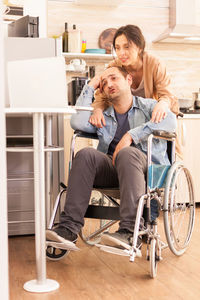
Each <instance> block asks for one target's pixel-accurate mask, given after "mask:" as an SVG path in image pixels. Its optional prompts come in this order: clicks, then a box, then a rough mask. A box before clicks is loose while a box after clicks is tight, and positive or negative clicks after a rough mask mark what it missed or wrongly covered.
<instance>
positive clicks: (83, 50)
mask: <svg viewBox="0 0 200 300" xmlns="http://www.w3.org/2000/svg"><path fill="white" fill-rule="evenodd" d="M85 50H86V40H82V47H81V52H82V53H84V52H85Z"/></svg>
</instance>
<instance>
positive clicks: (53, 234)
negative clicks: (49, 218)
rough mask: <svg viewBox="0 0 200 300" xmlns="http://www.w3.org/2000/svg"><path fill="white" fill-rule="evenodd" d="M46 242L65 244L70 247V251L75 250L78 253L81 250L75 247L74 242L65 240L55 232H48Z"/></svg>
mask: <svg viewBox="0 0 200 300" xmlns="http://www.w3.org/2000/svg"><path fill="white" fill-rule="evenodd" d="M46 240H47V241H49V242H56V243H62V244H65V245H66V246H69V250H74V251H77V250H79V248H78V247H77V246H76V245H75V243H74V242H71V241H69V240H66V239H64V238H63V237H61V236H60V235H58V234H57V233H56V232H55V231H53V230H49V229H47V230H46Z"/></svg>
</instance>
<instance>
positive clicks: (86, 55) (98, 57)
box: [62, 52, 114, 61]
mask: <svg viewBox="0 0 200 300" xmlns="http://www.w3.org/2000/svg"><path fill="white" fill-rule="evenodd" d="M62 55H63V56H64V57H66V58H69V59H74V58H81V59H86V60H95V61H99V60H100V61H111V60H113V58H114V57H113V55H112V54H96V53H69V52H63V53H62Z"/></svg>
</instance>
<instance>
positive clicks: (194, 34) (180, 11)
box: [153, 0, 200, 44]
mask: <svg viewBox="0 0 200 300" xmlns="http://www.w3.org/2000/svg"><path fill="white" fill-rule="evenodd" d="M197 11H198V7H197V1H196V0H190V1H188V0H169V28H167V29H166V30H165V31H164V32H163V33H162V34H160V35H159V36H158V37H157V38H156V39H155V40H154V41H153V42H162V43H184V44H200V26H199V25H198V24H197V23H196V16H197Z"/></svg>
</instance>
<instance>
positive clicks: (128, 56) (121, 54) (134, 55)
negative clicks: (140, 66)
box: [115, 34, 141, 67]
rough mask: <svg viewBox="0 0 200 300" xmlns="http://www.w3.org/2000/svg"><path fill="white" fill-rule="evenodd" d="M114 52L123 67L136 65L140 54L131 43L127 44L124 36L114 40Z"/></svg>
mask: <svg viewBox="0 0 200 300" xmlns="http://www.w3.org/2000/svg"><path fill="white" fill-rule="evenodd" d="M115 52H116V54H117V57H118V59H119V60H120V62H121V63H122V65H123V66H125V67H126V66H130V65H133V66H134V65H136V64H137V63H138V60H139V54H140V52H141V50H140V48H138V47H137V46H136V45H135V44H134V43H133V42H129V41H128V40H127V38H126V36H125V35H124V34H122V35H120V36H118V37H117V38H116V40H115Z"/></svg>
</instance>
